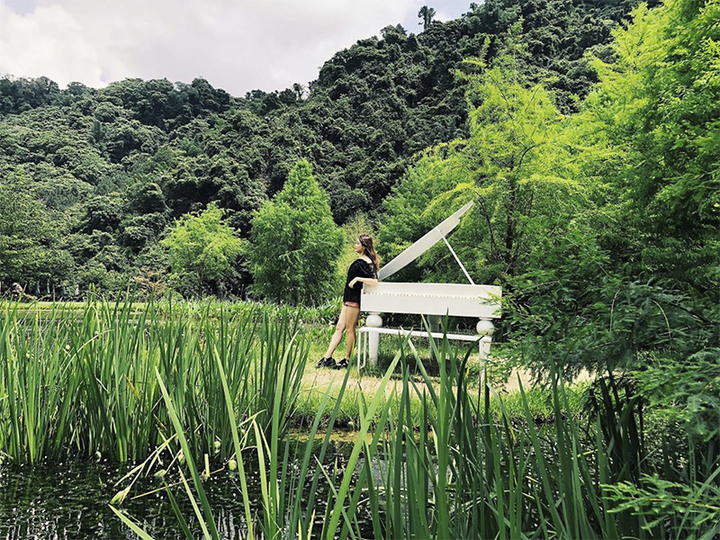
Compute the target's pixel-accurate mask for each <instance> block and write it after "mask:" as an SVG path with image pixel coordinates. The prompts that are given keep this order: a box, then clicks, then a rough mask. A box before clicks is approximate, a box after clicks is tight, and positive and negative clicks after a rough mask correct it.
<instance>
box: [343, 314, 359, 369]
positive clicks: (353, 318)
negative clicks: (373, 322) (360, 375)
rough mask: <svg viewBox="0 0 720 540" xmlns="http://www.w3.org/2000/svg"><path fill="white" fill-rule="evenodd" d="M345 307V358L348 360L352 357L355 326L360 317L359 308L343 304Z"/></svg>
mask: <svg viewBox="0 0 720 540" xmlns="http://www.w3.org/2000/svg"><path fill="white" fill-rule="evenodd" d="M345 308H347V315H346V317H345V330H346V331H347V338H346V339H345V343H346V344H347V348H346V352H345V358H347V359H348V362H349V361H350V358H351V357H352V351H353V346H354V345H355V327H356V326H357V322H358V319H359V318H360V308H359V307H348V306H345Z"/></svg>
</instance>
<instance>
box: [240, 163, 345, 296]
mask: <svg viewBox="0 0 720 540" xmlns="http://www.w3.org/2000/svg"><path fill="white" fill-rule="evenodd" d="M342 236H343V235H342V232H341V231H340V230H339V229H338V228H337V226H336V225H335V223H334V222H333V219H332V214H331V213H330V205H329V204H328V199H327V195H326V194H325V192H324V191H323V190H322V189H321V188H320V186H319V185H318V183H317V181H316V180H315V178H314V177H313V174H312V167H311V165H310V163H309V162H308V161H306V160H301V161H298V163H297V164H296V165H295V167H294V168H293V169H292V171H290V176H289V178H288V181H287V182H286V184H285V187H284V188H283V189H282V191H281V192H280V193H278V194H277V195H276V196H275V198H274V199H273V200H272V201H270V202H268V203H266V204H265V206H263V207H262V209H261V210H260V212H258V214H257V215H256V216H255V218H254V220H253V225H252V233H251V239H252V243H253V250H252V251H251V252H250V253H249V257H250V263H251V265H252V273H253V277H254V278H255V285H254V290H255V291H256V292H257V293H259V294H261V295H263V296H267V297H269V298H271V299H273V300H275V301H279V302H289V303H292V304H298V303H311V304H312V303H319V302H321V301H322V300H325V299H326V298H327V297H328V295H329V294H331V293H332V291H333V288H334V286H335V261H336V260H337V257H338V254H339V252H340V246H341V244H342Z"/></svg>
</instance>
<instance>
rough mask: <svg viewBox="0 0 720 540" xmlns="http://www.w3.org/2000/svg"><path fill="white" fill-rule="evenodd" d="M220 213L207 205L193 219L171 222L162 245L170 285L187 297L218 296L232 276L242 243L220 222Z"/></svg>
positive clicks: (185, 217)
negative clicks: (213, 294)
mask: <svg viewBox="0 0 720 540" xmlns="http://www.w3.org/2000/svg"><path fill="white" fill-rule="evenodd" d="M222 218H223V211H222V210H221V209H220V208H218V207H217V206H216V205H215V204H210V205H209V206H208V207H207V209H205V210H204V211H203V212H202V213H201V214H199V215H197V216H192V215H186V216H183V217H182V218H180V220H178V222H177V223H175V224H174V225H173V226H172V227H171V229H170V231H169V233H168V235H167V237H166V238H165V239H164V240H163V241H162V245H163V246H165V248H167V250H168V252H169V254H170V266H171V267H172V271H173V275H172V282H173V286H174V287H175V288H176V289H177V290H179V291H181V292H182V293H183V294H185V295H188V296H201V295H203V294H204V293H206V292H208V291H211V292H215V293H219V294H220V295H221V296H222V294H223V293H224V292H225V291H226V290H227V289H229V287H228V282H229V281H231V280H232V279H233V278H234V276H235V273H236V271H237V270H236V261H237V259H238V257H239V256H240V255H241V253H243V242H242V240H241V239H240V238H238V237H237V236H235V233H234V231H233V230H232V229H231V228H230V227H228V226H227V225H226V224H225V223H223V219H222Z"/></svg>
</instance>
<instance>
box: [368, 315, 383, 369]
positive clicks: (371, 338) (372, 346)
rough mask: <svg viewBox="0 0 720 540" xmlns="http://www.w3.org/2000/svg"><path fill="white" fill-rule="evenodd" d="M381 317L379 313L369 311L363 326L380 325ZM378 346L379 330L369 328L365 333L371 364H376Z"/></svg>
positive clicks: (376, 326)
mask: <svg viewBox="0 0 720 540" xmlns="http://www.w3.org/2000/svg"><path fill="white" fill-rule="evenodd" d="M382 323H383V320H382V317H381V316H380V314H379V313H370V315H368V316H367V319H365V326H369V327H370V328H380V327H382ZM379 346H380V332H373V331H372V330H370V331H369V332H368V335H367V349H368V358H369V360H370V363H371V364H372V365H373V366H377V360H378V348H379Z"/></svg>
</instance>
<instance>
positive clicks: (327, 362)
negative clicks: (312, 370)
mask: <svg viewBox="0 0 720 540" xmlns="http://www.w3.org/2000/svg"><path fill="white" fill-rule="evenodd" d="M315 367H318V368H322V367H335V359H334V358H333V357H332V356H331V357H330V358H321V359H320V361H319V362H318V363H317V364H315Z"/></svg>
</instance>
